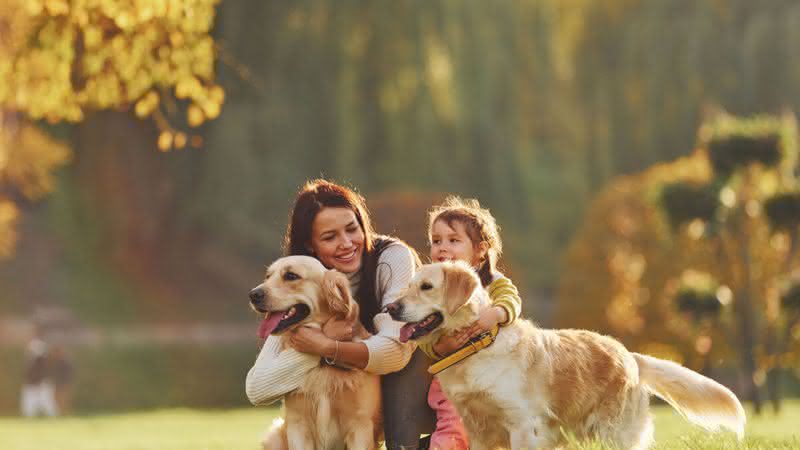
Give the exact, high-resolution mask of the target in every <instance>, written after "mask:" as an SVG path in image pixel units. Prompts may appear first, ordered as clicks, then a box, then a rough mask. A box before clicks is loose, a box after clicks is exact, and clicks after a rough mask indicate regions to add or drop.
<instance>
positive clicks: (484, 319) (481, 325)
mask: <svg viewBox="0 0 800 450" xmlns="http://www.w3.org/2000/svg"><path fill="white" fill-rule="evenodd" d="M507 320H508V313H507V312H506V310H505V308H503V307H502V306H492V307H491V308H485V309H484V310H483V311H481V312H480V315H479V316H478V320H477V321H476V322H475V323H474V324H473V325H472V326H471V327H469V328H468V330H470V337H474V336H477V335H479V334H481V333H483V332H485V331H490V330H491V329H492V328H494V327H496V326H497V325H498V324H500V323H503V322H505V321H507Z"/></svg>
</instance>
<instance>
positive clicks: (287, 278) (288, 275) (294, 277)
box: [283, 272, 300, 281]
mask: <svg viewBox="0 0 800 450" xmlns="http://www.w3.org/2000/svg"><path fill="white" fill-rule="evenodd" d="M283 279H284V280H285V281H294V280H299V279H300V275H298V274H296V273H294V272H286V273H284V274H283Z"/></svg>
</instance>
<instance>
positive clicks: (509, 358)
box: [388, 263, 745, 450]
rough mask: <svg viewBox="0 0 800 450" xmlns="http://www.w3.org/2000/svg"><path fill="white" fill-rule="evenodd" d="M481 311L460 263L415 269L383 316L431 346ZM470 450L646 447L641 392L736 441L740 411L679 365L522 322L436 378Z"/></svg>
mask: <svg viewBox="0 0 800 450" xmlns="http://www.w3.org/2000/svg"><path fill="white" fill-rule="evenodd" d="M487 304H488V298H487V294H486V292H485V290H484V289H483V288H482V287H481V283H480V280H479V279H478V277H477V276H476V274H475V271H474V270H473V269H472V268H470V267H468V266H466V265H464V264H461V263H438V264H429V265H426V266H423V267H422V269H421V270H420V271H419V272H417V274H416V275H415V276H414V278H413V279H412V280H411V283H410V285H409V287H408V289H407V291H406V292H405V294H404V295H403V296H402V297H401V298H400V299H398V300H397V301H396V302H395V303H393V304H391V305H389V307H388V309H389V312H390V314H391V315H392V317H394V319H395V320H398V321H401V322H407V323H406V325H404V327H403V329H402V331H401V339H402V340H406V339H412V340H420V341H423V340H428V341H432V340H434V339H437V338H438V336H440V335H441V334H442V333H446V332H449V331H452V330H457V329H460V328H462V327H464V326H467V325H470V324H472V323H474V322H475V320H476V319H477V318H478V313H479V311H480V309H481V307H482V306H484V305H487ZM437 376H438V377H439V381H440V382H441V385H442V388H443V389H444V392H445V394H446V395H447V398H448V399H450V401H452V402H453V404H454V405H455V407H456V409H457V410H458V412H459V414H460V415H461V417H462V419H463V421H464V425H465V427H466V429H467V433H468V434H469V439H470V448H471V449H473V450H482V449H496V448H512V449H521V448H527V449H542V448H545V449H547V448H557V447H559V446H561V445H563V444H564V443H565V442H564V436H563V433H562V430H563V431H565V432H567V433H570V434H572V435H574V436H575V437H576V438H578V439H600V440H602V441H605V442H606V443H608V444H611V445H614V446H616V447H617V448H620V449H644V448H647V447H648V446H649V445H650V444H651V443H652V440H653V422H652V418H651V417H650V413H649V406H648V404H649V398H650V395H651V394H655V395H657V396H658V397H660V398H662V399H664V400H665V401H667V402H668V403H669V404H670V405H672V406H673V407H674V408H675V409H676V410H678V412H679V413H681V414H682V415H683V416H684V417H686V418H687V419H688V420H690V421H691V422H693V423H695V424H698V425H700V426H702V427H704V428H706V429H708V430H716V429H718V428H719V427H724V428H728V429H730V430H732V431H734V432H735V433H736V434H737V435H738V436H739V437H740V438H741V436H742V434H743V428H744V423H745V415H744V410H743V409H742V405H741V404H740V403H739V400H737V398H736V396H735V395H734V394H733V393H732V392H731V391H730V390H728V389H726V388H725V387H723V386H722V385H720V384H718V383H717V382H715V381H713V380H711V379H709V378H706V377H704V376H702V375H700V374H698V373H696V372H693V371H691V370H689V369H687V368H685V367H683V366H681V365H679V364H676V363H673V362H670V361H665V360H661V359H657V358H653V357H650V356H645V355H640V354H637V353H632V352H630V351H628V350H626V349H625V347H624V346H623V345H622V344H620V343H619V342H618V341H616V340H614V339H612V338H610V337H606V336H601V335H599V334H597V333H593V332H590V331H585V330H545V329H540V328H537V327H536V326H534V325H533V324H532V323H531V322H529V321H527V320H522V319H520V320H517V321H515V322H514V323H512V324H510V325H508V326H506V327H502V328H501V329H500V331H499V333H498V334H497V337H496V340H495V342H494V343H493V344H492V345H490V346H488V347H486V348H485V349H483V350H481V351H479V352H478V353H476V354H474V355H472V356H470V357H467V358H466V359H464V360H462V361H461V362H459V363H457V364H455V365H453V366H451V367H449V368H447V369H446V370H444V371H442V372H440V373H439V374H438V375H437Z"/></svg>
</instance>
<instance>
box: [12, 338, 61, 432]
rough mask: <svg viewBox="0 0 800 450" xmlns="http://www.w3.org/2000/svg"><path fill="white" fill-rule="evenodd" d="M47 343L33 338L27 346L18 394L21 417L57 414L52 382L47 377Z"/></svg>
mask: <svg viewBox="0 0 800 450" xmlns="http://www.w3.org/2000/svg"><path fill="white" fill-rule="evenodd" d="M47 356H48V355H47V344H46V343H45V342H44V341H42V340H41V339H38V338H34V339H33V340H32V341H31V342H30V343H29V344H28V348H27V354H26V358H27V360H26V363H25V374H24V380H23V385H22V392H21V394H20V410H21V412H22V416H23V417H35V416H38V415H45V416H57V415H58V407H57V406H56V400H55V395H54V389H53V384H52V382H51V381H50V380H49V379H48V360H47Z"/></svg>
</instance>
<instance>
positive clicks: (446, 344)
mask: <svg viewBox="0 0 800 450" xmlns="http://www.w3.org/2000/svg"><path fill="white" fill-rule="evenodd" d="M469 330H470V328H464V329H461V330H458V331H456V332H454V333H452V334H445V335H442V336H441V337H440V338H439V340H438V341H436V343H435V344H433V351H434V352H436V354H437V355H439V356H441V357H445V356H448V355H450V354H451V353H453V352H454V351H456V350H458V349H459V348H461V347H463V346H464V345H466V343H467V342H468V341H469V338H470V334H469Z"/></svg>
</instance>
